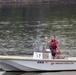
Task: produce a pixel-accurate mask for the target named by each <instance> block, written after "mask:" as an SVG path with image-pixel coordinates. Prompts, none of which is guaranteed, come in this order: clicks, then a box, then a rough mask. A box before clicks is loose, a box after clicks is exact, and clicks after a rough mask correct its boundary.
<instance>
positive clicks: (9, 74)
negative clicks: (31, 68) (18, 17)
mask: <svg viewBox="0 0 76 75" xmlns="http://www.w3.org/2000/svg"><path fill="white" fill-rule="evenodd" d="M68 74H69V75H76V72H74V71H72V72H69V71H67V72H45V73H38V72H37V73H34V72H30V73H26V72H0V75H68Z"/></svg>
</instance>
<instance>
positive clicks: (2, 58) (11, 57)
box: [0, 56, 76, 62]
mask: <svg viewBox="0 0 76 75" xmlns="http://www.w3.org/2000/svg"><path fill="white" fill-rule="evenodd" d="M0 60H28V61H30V60H33V61H35V60H40V61H75V62H76V57H68V58H66V59H33V57H32V56H30V57H29V56H0Z"/></svg>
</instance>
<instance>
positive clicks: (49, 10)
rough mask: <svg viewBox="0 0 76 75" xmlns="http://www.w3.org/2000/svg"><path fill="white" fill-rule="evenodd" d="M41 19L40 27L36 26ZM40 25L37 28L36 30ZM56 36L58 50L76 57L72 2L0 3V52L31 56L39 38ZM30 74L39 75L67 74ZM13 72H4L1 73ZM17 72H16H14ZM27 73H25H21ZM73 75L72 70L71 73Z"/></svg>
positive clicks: (75, 26) (74, 10) (42, 40)
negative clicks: (65, 3) (56, 3)
mask: <svg viewBox="0 0 76 75" xmlns="http://www.w3.org/2000/svg"><path fill="white" fill-rule="evenodd" d="M39 22H40V26H39ZM38 26H39V30H38ZM52 34H54V35H56V37H57V40H58V41H59V46H60V50H61V51H66V52H69V53H70V55H71V56H76V6H75V5H50V4H30V5H23V6H19V5H0V55H27V54H29V55H31V54H32V53H33V51H34V48H33V44H34V42H35V41H36V40H37V39H38V38H37V37H38V36H39V39H38V40H41V42H43V43H45V40H44V37H45V36H48V37H49V38H50V35H52ZM68 73H69V72H64V73H63V72H59V73H32V74H37V75H38V74H39V75H43V74H44V75H50V74H51V75H56V74H60V75H61V74H62V75H63V74H65V75H66V74H68ZM7 74H10V75H11V74H13V73H4V74H3V75H7ZM15 74H16V73H15ZM26 74H28V75H30V74H31V73H24V74H21V75H26ZM70 74H71V75H75V72H71V73H70Z"/></svg>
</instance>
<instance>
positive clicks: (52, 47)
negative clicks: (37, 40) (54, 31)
mask: <svg viewBox="0 0 76 75" xmlns="http://www.w3.org/2000/svg"><path fill="white" fill-rule="evenodd" d="M45 40H46V42H47V43H48V44H49V48H50V50H51V53H52V57H53V59H55V56H56V53H57V49H58V53H61V52H60V49H59V46H58V41H57V40H56V37H55V36H54V35H52V36H51V39H50V41H48V37H45Z"/></svg>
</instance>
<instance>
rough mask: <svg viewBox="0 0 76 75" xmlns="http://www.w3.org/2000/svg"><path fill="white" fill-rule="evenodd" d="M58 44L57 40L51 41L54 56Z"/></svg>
mask: <svg viewBox="0 0 76 75" xmlns="http://www.w3.org/2000/svg"><path fill="white" fill-rule="evenodd" d="M57 44H58V42H57V41H56V40H52V41H50V50H51V53H52V56H55V55H56V48H57Z"/></svg>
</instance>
